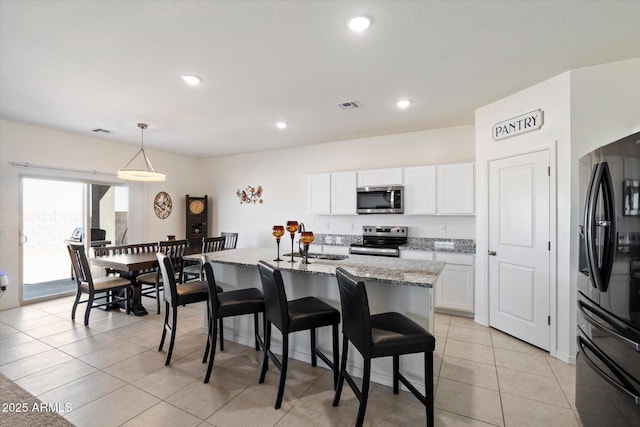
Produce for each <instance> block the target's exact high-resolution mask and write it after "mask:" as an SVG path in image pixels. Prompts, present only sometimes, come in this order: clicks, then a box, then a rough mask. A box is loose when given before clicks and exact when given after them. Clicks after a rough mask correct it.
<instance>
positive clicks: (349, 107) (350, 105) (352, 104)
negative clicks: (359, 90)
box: [338, 101, 362, 110]
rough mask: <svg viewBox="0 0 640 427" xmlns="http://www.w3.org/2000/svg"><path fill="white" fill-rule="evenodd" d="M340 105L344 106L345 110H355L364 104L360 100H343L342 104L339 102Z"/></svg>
mask: <svg viewBox="0 0 640 427" xmlns="http://www.w3.org/2000/svg"><path fill="white" fill-rule="evenodd" d="M338 107H340V108H342V109H343V110H353V109H354V108H360V107H362V104H360V103H359V102H358V101H347V102H341V103H340V104H338Z"/></svg>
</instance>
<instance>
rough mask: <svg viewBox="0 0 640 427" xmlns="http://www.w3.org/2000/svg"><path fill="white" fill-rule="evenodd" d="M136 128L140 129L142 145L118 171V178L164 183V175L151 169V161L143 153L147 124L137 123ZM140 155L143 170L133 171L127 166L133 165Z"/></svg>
mask: <svg viewBox="0 0 640 427" xmlns="http://www.w3.org/2000/svg"><path fill="white" fill-rule="evenodd" d="M138 127H139V128H140V132H141V134H142V144H141V146H140V151H138V152H137V153H136V155H135V156H133V158H132V159H131V160H129V163H127V164H126V165H124V167H123V168H121V169H120V170H119V171H118V178H121V179H126V180H129V181H164V180H165V178H166V176H165V174H163V173H160V172H156V170H155V169H154V168H153V165H152V164H151V161H150V160H149V157H147V154H146V153H145V152H144V130H145V129H146V128H147V124H146V123H138ZM140 154H142V158H143V159H144V168H143V169H134V168H132V167H129V165H131V163H133V161H134V160H135V159H136V157H138V156H139V155H140Z"/></svg>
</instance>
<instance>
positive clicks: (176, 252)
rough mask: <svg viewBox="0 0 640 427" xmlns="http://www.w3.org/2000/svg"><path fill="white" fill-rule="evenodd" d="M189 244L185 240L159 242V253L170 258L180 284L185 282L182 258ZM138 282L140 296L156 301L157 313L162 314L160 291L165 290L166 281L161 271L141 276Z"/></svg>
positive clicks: (157, 269) (137, 278)
mask: <svg viewBox="0 0 640 427" xmlns="http://www.w3.org/2000/svg"><path fill="white" fill-rule="evenodd" d="M187 245H188V242H187V240H186V239H184V240H167V241H160V242H158V246H157V251H158V252H160V253H163V254H165V255H168V256H169V259H170V260H171V264H172V265H173V271H174V273H175V275H176V280H177V281H178V283H182V282H183V276H182V268H183V262H184V261H183V259H182V257H183V256H184V255H185V254H186V252H187ZM136 282H137V284H138V285H139V286H140V295H141V296H145V297H148V298H154V299H155V300H156V312H157V314H160V290H164V281H163V279H162V274H160V269H159V268H156V269H154V271H152V272H149V273H144V274H140V275H138V276H137V277H136Z"/></svg>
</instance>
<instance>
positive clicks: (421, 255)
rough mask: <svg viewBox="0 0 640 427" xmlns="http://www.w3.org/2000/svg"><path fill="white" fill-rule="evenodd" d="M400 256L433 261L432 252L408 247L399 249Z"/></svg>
mask: <svg viewBox="0 0 640 427" xmlns="http://www.w3.org/2000/svg"><path fill="white" fill-rule="evenodd" d="M400 258H402V259H420V260H425V261H433V252H431V251H419V250H410V249H400Z"/></svg>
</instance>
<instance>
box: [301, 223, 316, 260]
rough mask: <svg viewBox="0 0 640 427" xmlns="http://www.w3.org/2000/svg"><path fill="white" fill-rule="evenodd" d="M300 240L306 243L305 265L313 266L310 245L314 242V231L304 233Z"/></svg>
mask: <svg viewBox="0 0 640 427" xmlns="http://www.w3.org/2000/svg"><path fill="white" fill-rule="evenodd" d="M300 240H301V241H302V243H304V259H303V260H302V263H303V264H311V263H310V262H309V244H311V242H313V231H303V232H302V233H301V234H300Z"/></svg>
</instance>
